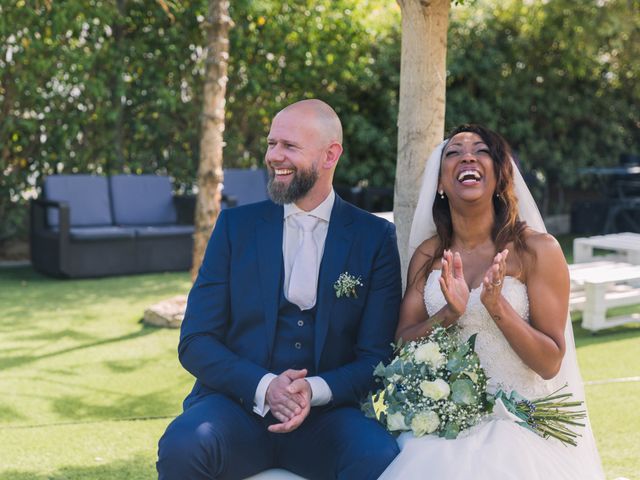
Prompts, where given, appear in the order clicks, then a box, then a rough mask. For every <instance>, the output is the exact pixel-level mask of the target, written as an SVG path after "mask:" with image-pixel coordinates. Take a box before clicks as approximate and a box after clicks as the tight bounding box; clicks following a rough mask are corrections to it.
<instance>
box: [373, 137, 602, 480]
mask: <svg viewBox="0 0 640 480" xmlns="http://www.w3.org/2000/svg"><path fill="white" fill-rule="evenodd" d="M410 248H411V249H412V250H415V252H414V253H413V255H412V259H411V262H410V265H409V273H408V277H407V290H406V293H405V296H404V299H403V302H402V306H401V310H400V322H399V324H398V329H397V331H396V337H397V338H402V339H403V340H404V341H410V340H414V339H416V338H420V337H422V336H424V335H427V334H428V333H429V332H430V331H431V329H432V328H433V326H434V325H435V324H436V323H440V324H443V325H444V326H448V325H453V324H457V325H458V326H459V327H460V329H461V330H460V332H461V336H462V338H463V339H466V338H468V337H469V336H471V335H472V334H474V333H477V334H478V335H477V339H476V351H477V353H478V355H479V357H480V360H481V363H482V366H483V367H484V369H485V371H486V372H487V375H488V376H489V377H490V379H489V386H488V390H489V391H491V392H494V391H495V390H497V389H502V390H504V391H506V392H507V393H508V392H510V391H511V390H516V391H517V392H518V393H520V394H521V395H524V396H525V397H528V398H530V399H533V398H537V397H541V396H544V395H547V394H549V393H551V392H553V391H554V390H556V389H557V388H559V387H561V386H562V385H564V384H565V383H568V384H569V389H570V391H571V392H572V393H573V396H574V398H577V399H580V400H584V391H583V388H582V381H581V378H580V373H579V370H578V366H577V362H576V353H575V346H574V342H573V332H572V329H571V323H570V322H568V321H567V319H568V300H569V274H568V269H567V264H566V262H565V259H564V256H563V254H562V250H561V249H560V246H559V245H558V243H557V241H556V240H555V239H554V238H553V237H552V236H551V235H548V234H547V233H545V229H544V224H543V222H542V219H541V217H540V214H539V212H538V209H537V207H536V205H535V202H534V201H533V198H532V197H531V194H530V193H529V191H528V189H527V187H526V184H525V183H524V181H523V179H522V177H521V175H520V173H519V172H518V170H517V168H516V167H515V165H514V163H513V161H512V160H511V154H510V149H509V146H508V145H507V143H506V142H505V140H504V139H503V138H502V137H501V136H500V135H498V134H496V133H495V132H492V131H490V130H488V129H487V128H484V127H481V126H478V125H463V126H460V127H458V128H457V129H455V130H454V131H453V132H452V134H451V135H450V136H449V138H448V140H446V141H445V142H443V143H442V144H441V145H440V146H438V147H437V148H436V150H435V151H434V152H433V154H432V155H431V157H430V158H429V160H428V162H427V166H426V169H425V175H424V181H423V186H422V189H421V192H420V198H419V202H418V207H417V209H416V213H415V217H414V223H413V225H412V228H411V236H410ZM496 410H498V409H496ZM586 423H587V424H586V426H585V427H584V428H582V427H576V428H578V429H579V431H580V432H579V433H581V434H582V436H581V437H579V438H578V446H577V447H572V446H565V445H563V444H561V443H560V442H559V441H557V440H555V439H544V438H542V437H539V436H538V435H536V434H535V433H533V432H531V431H530V430H527V429H526V428H523V427H521V426H519V425H518V424H516V423H515V421H514V420H513V419H512V417H510V414H508V413H507V412H506V411H505V412H503V413H502V414H498V413H494V414H492V415H491V416H490V417H488V418H487V419H485V420H484V421H482V422H481V423H480V424H479V425H476V426H475V427H473V428H471V429H470V430H468V431H466V432H463V433H461V434H460V436H459V437H458V438H457V439H455V440H447V439H444V438H440V437H436V436H431V435H427V436H424V437H419V438H416V437H414V436H413V434H412V433H411V432H405V433H403V434H402V435H401V436H400V437H399V439H398V442H399V444H400V447H401V453H400V455H398V457H397V458H396V459H395V460H394V462H393V463H392V464H391V465H390V466H389V468H388V469H387V470H386V471H385V472H384V474H383V475H382V477H381V478H383V479H414V478H415V479H418V478H433V479H446V480H455V479H460V480H462V479H465V480H466V479H472V478H473V479H486V480H495V479H500V480H504V479H514V480H515V479H518V480H523V479H524V480H537V479H541V480H565V479H566V480H578V479H579V480H589V479H602V478H604V475H603V473H602V467H601V465H600V459H599V456H598V452H597V450H596V447H595V442H594V440H593V435H592V433H591V428H590V425H589V423H588V421H586Z"/></svg>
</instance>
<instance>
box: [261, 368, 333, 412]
mask: <svg viewBox="0 0 640 480" xmlns="http://www.w3.org/2000/svg"><path fill="white" fill-rule="evenodd" d="M274 378H276V375H274V374H273V373H267V374H265V376H264V377H262V378H261V379H260V382H259V383H258V387H257V388H256V393H255V395H254V397H253V411H254V412H255V413H257V414H258V415H260V416H261V417H264V416H265V415H266V414H267V413H269V405H267V404H266V402H265V401H266V396H267V388H269V384H270V383H271V381H272V380H273V379H274ZM306 380H307V382H309V386H310V387H311V406H312V407H318V406H320V405H326V404H327V403H329V402H330V401H331V399H332V398H333V393H332V392H331V388H329V384H328V383H327V382H326V381H325V380H324V378H322V377H307V378H306Z"/></svg>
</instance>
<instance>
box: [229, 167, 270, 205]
mask: <svg viewBox="0 0 640 480" xmlns="http://www.w3.org/2000/svg"><path fill="white" fill-rule="evenodd" d="M267 179H268V178H267V172H266V171H265V170H264V169H263V168H257V169H242V168H226V169H224V182H223V185H224V188H223V189H222V193H224V194H225V195H228V196H230V197H233V198H234V199H235V200H237V202H238V206H240V205H246V204H247V203H255V202H262V201H263V200H266V199H267V198H269V195H268V193H267Z"/></svg>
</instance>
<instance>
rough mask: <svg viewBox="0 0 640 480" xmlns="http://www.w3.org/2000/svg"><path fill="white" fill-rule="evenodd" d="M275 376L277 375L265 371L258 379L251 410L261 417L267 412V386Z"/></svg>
mask: <svg viewBox="0 0 640 480" xmlns="http://www.w3.org/2000/svg"><path fill="white" fill-rule="evenodd" d="M276 377H277V375H274V374H273V373H266V374H265V375H264V377H262V378H261V379H260V382H259V383H258V387H257V388H256V394H255V395H254V396H253V411H254V412H255V413H257V414H258V415H260V416H261V417H264V416H265V415H266V414H267V413H269V405H265V400H266V397H267V388H269V384H270V383H271V381H272V380H273V379H274V378H276Z"/></svg>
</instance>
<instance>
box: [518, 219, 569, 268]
mask: <svg viewBox="0 0 640 480" xmlns="http://www.w3.org/2000/svg"><path fill="white" fill-rule="evenodd" d="M524 242H525V245H526V246H527V249H528V250H529V252H530V253H531V255H525V256H524V257H525V258H524V261H525V266H526V268H527V270H529V271H531V269H532V268H534V267H535V269H536V270H537V269H539V268H543V269H544V268H547V267H553V266H554V265H555V266H556V267H557V266H558V265H566V260H565V258H564V253H563V252H562V247H561V246H560V243H559V242H558V240H557V239H556V238H555V237H554V236H553V235H550V234H548V233H545V232H538V231H536V230H533V229H531V228H527V229H526V230H525V231H524Z"/></svg>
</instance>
